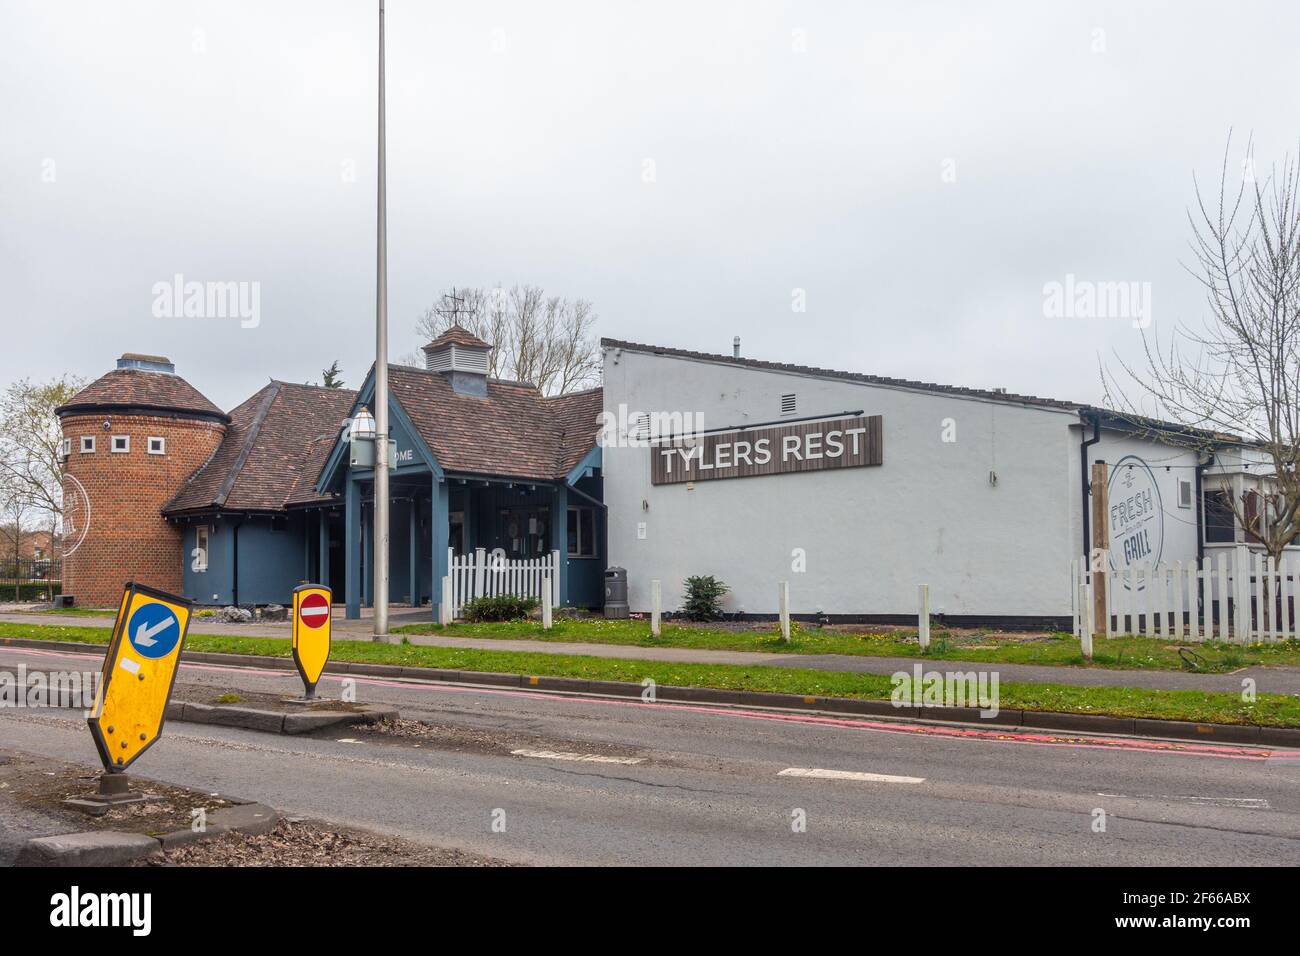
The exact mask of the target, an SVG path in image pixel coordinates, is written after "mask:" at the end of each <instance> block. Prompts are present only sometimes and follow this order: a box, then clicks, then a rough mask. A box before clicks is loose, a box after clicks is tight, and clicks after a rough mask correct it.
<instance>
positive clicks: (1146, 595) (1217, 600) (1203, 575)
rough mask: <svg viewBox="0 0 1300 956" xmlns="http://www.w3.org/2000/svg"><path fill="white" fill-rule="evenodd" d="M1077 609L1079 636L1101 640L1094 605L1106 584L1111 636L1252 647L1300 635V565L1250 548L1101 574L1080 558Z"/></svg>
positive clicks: (1107, 633) (1074, 571)
mask: <svg viewBox="0 0 1300 956" xmlns="http://www.w3.org/2000/svg"><path fill="white" fill-rule="evenodd" d="M1072 574H1073V580H1074V587H1073V588H1072V589H1071V593H1072V603H1073V606H1072V610H1073V614H1074V633H1075V636H1076V637H1079V638H1081V639H1082V638H1084V637H1085V636H1087V637H1088V638H1091V637H1092V636H1094V635H1095V636H1097V637H1101V636H1102V634H1103V631H1102V629H1101V628H1100V627H1098V626H1096V624H1097V622H1096V617H1095V610H1094V606H1095V605H1094V599H1095V595H1096V587H1097V581H1096V579H1097V578H1098V577H1104V578H1105V596H1106V608H1105V614H1104V622H1105V625H1106V626H1105V631H1104V634H1105V636H1106V637H1111V636H1113V635H1116V634H1134V635H1141V636H1144V637H1163V638H1167V639H1170V640H1177V641H1211V640H1214V641H1231V642H1234V643H1238V644H1251V643H1257V642H1262V641H1281V640H1288V639H1291V638H1295V637H1296V636H1297V622H1296V610H1297V608H1296V603H1297V601H1300V594H1297V590H1298V589H1300V560H1298V559H1296V558H1291V559H1289V560H1288V558H1287V557H1286V556H1285V555H1284V556H1283V557H1282V559H1281V560H1279V561H1277V562H1276V564H1275V563H1274V561H1273V560H1272V559H1271V558H1270V557H1268V556H1267V555H1265V554H1259V553H1256V552H1253V551H1250V550H1249V549H1247V548H1244V547H1238V548H1235V549H1232V550H1227V549H1224V550H1219V551H1217V552H1212V553H1211V554H1209V555H1207V556H1206V558H1205V560H1204V561H1203V562H1202V563H1201V566H1200V567H1198V566H1197V563H1196V562H1195V561H1191V562H1188V563H1186V564H1184V563H1183V562H1181V561H1180V562H1176V563H1174V564H1172V565H1160V566H1159V567H1154V568H1153V567H1150V566H1142V567H1136V568H1129V569H1125V570H1123V571H1110V570H1107V571H1106V572H1105V574H1104V575H1100V576H1099V575H1096V574H1095V573H1094V572H1093V571H1092V570H1091V569H1090V568H1089V567H1088V566H1087V563H1086V562H1083V561H1079V560H1076V561H1074V563H1073V567H1072Z"/></svg>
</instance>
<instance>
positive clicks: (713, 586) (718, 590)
mask: <svg viewBox="0 0 1300 956" xmlns="http://www.w3.org/2000/svg"><path fill="white" fill-rule="evenodd" d="M683 583H684V584H685V587H686V601H685V602H684V603H683V604H682V614H683V615H684V616H685V617H686V619H687V620H688V621H716V620H717V619H718V618H720V617H722V595H724V594H726V593H727V592H728V591H730V590H731V588H729V587H727V585H725V584H723V583H722V582H721V581H719V580H718V579H717V578H715V577H714V576H713V575H711V574H696V575H692V576H691V577H689V578H687V579H686V580H685V582H683Z"/></svg>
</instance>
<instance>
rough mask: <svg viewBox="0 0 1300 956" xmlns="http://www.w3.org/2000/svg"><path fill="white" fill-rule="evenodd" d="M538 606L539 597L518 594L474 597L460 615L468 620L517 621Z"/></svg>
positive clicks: (465, 605)
mask: <svg viewBox="0 0 1300 956" xmlns="http://www.w3.org/2000/svg"><path fill="white" fill-rule="evenodd" d="M535 607H537V599H536V598H530V597H520V596H519V595H517V594H498V595H497V596H496V597H481V598H474V600H472V601H466V602H465V603H464V605H462V606H461V611H460V616H461V617H463V618H464V619H465V620H467V621H473V622H478V621H517V620H519V619H520V618H525V617H527V616H528V612H529V611H531V610H532V609H533V608H535Z"/></svg>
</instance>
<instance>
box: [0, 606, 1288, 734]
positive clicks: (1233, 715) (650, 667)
mask: <svg viewBox="0 0 1300 956" xmlns="http://www.w3.org/2000/svg"><path fill="white" fill-rule="evenodd" d="M108 636H109V631H108V630H107V629H106V628H96V627H73V626H45V625H23V624H3V623H0V637H18V638H29V639H30V638H35V639H40V640H50V641H76V642H79V643H84V644H101V645H102V644H105V643H107V641H108ZM186 646H187V648H188V649H189V650H191V651H206V652H212V653H226V654H250V655H256V656H260V657H288V656H289V655H290V650H289V642H288V641H286V640H283V639H282V638H273V637H224V636H222V637H217V636H209V635H205V634H191V635H190V636H189V638H188V639H187V644H186ZM331 657H333V659H335V660H340V661H352V662H358V663H371V664H397V665H401V666H403V667H437V668H446V669H450V670H461V671H480V672H494V673H506V674H527V675H538V676H550V677H577V678H583V679H587V680H619V681H633V682H640V681H643V680H645V679H646V678H647V677H648V678H650V679H652V680H654V681H655V682H656V683H658V684H671V685H676V686H678V687H720V688H724V689H729V690H754V691H766V692H770V693H778V694H798V695H801V696H813V697H856V698H863V699H887V698H888V697H889V696H890V692H891V690H892V689H893V685H892V682H891V680H890V678H889V677H887V676H884V675H877V674H846V673H839V672H834V671H814V670H804V669H798V668H783V667H747V666H738V665H734V664H700V663H679V662H670V661H638V660H621V659H614V658H604V657H586V656H582V655H577V654H537V653H531V654H530V653H521V652H517V651H496V650H493V651H483V650H475V649H470V648H451V647H426V646H422V645H414V644H375V643H372V642H370V641H335V642H334V644H333V648H332V651H331ZM999 690H1000V698H1001V699H1000V706H1001V707H1002V709H1003V710H1044V711H1057V712H1061V713H1071V714H1110V715H1113V716H1117V717H1149V718H1154V719H1163V720H1190V721H1197V722H1200V723H1217V724H1256V725H1261V726H1268V727H1300V698H1295V697H1287V696H1284V695H1280V694H1261V695H1259V697H1258V699H1257V700H1255V701H1253V702H1250V703H1247V702H1245V701H1243V700H1242V699H1241V697H1240V695H1238V694H1232V693H1219V692H1209V691H1190V690H1152V689H1146V688H1134V687H1074V686H1070V685H1065V684H1050V683H1047V684H1012V683H1007V684H1002V685H1001V686H1000V688H999Z"/></svg>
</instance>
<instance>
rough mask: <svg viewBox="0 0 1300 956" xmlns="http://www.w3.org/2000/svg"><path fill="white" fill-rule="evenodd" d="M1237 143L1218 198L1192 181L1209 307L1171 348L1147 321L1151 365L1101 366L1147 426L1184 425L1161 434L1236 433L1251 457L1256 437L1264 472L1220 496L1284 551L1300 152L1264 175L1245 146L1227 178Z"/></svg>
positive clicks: (1296, 393)
mask: <svg viewBox="0 0 1300 956" xmlns="http://www.w3.org/2000/svg"><path fill="white" fill-rule="evenodd" d="M1230 149H1231V136H1229V139H1228V145H1227V146H1226V147H1225V149H1224V155H1223V166H1222V169H1221V170H1220V174H1219V188H1218V195H1217V197H1214V196H1211V197H1209V198H1208V199H1207V197H1206V196H1205V195H1204V194H1203V193H1202V191H1201V187H1200V183H1199V182H1195V180H1194V182H1195V188H1196V204H1195V209H1194V210H1189V212H1188V219H1189V222H1190V224H1191V228H1192V233H1193V239H1192V242H1191V247H1192V251H1193V254H1194V255H1193V259H1192V261H1191V262H1190V263H1187V264H1186V268H1187V269H1188V271H1189V272H1190V273H1191V274H1192V275H1193V276H1194V277H1195V278H1196V279H1197V280H1198V281H1199V282H1200V284H1201V285H1202V287H1203V288H1204V290H1205V297H1206V304H1207V305H1208V307H1209V314H1208V315H1207V316H1206V318H1205V319H1204V321H1203V322H1202V323H1201V324H1200V326H1199V327H1193V326H1189V325H1187V324H1180V325H1179V326H1178V327H1177V328H1176V329H1175V330H1174V331H1173V333H1172V335H1171V336H1170V337H1169V339H1168V341H1167V342H1166V343H1165V344H1164V345H1163V346H1162V344H1161V342H1160V340H1159V336H1158V335H1157V333H1156V332H1155V330H1154V327H1153V328H1152V331H1151V334H1150V335H1149V336H1148V334H1147V331H1146V330H1143V333H1142V336H1143V346H1144V356H1145V362H1143V363H1138V364H1137V365H1136V366H1135V365H1133V364H1129V363H1126V362H1124V361H1122V360H1120V359H1119V358H1118V356H1116V360H1117V363H1118V365H1119V367H1120V368H1121V369H1122V371H1123V373H1124V374H1123V375H1122V376H1119V375H1116V374H1113V373H1111V372H1109V371H1107V370H1106V369H1105V368H1103V369H1102V380H1103V382H1104V385H1105V390H1106V399H1107V402H1108V403H1109V404H1110V405H1111V406H1112V408H1115V409H1116V410H1118V411H1121V412H1124V413H1126V414H1127V415H1129V416H1131V419H1132V421H1133V422H1134V424H1135V428H1136V430H1138V431H1142V430H1143V427H1142V426H1143V422H1142V419H1143V418H1144V417H1149V418H1160V419H1165V420H1167V421H1172V422H1175V423H1177V424H1180V425H1182V426H1184V429H1183V430H1182V431H1181V432H1176V433H1175V434H1173V435H1172V436H1171V435H1170V434H1169V433H1168V432H1162V434H1161V437H1162V438H1163V439H1164V440H1167V441H1173V442H1174V443H1175V444H1178V445H1182V446H1184V447H1191V448H1196V449H1198V450H1200V451H1202V452H1203V453H1207V454H1208V453H1213V452H1215V451H1216V450H1220V449H1222V448H1223V447H1224V445H1225V444H1228V445H1231V444H1232V438H1233V436H1235V437H1237V438H1240V439H1241V440H1242V441H1243V442H1244V443H1245V445H1244V446H1239V448H1238V450H1239V451H1241V452H1243V453H1244V454H1246V455H1247V456H1250V455H1251V454H1252V450H1251V447H1250V446H1252V445H1253V446H1254V449H1255V451H1254V454H1255V455H1256V456H1257V464H1258V465H1259V466H1261V467H1260V468H1259V470H1260V472H1261V474H1260V475H1259V476H1258V477H1257V478H1255V479H1254V480H1253V481H1252V482H1251V483H1250V484H1245V483H1243V485H1242V486H1240V487H1239V488H1238V489H1237V491H1236V492H1235V493H1232V492H1229V493H1227V494H1225V495H1224V496H1223V497H1224V499H1225V500H1226V502H1227V503H1228V505H1229V506H1230V508H1231V510H1232V513H1233V516H1234V518H1235V519H1236V520H1237V521H1238V522H1239V523H1240V524H1241V526H1242V527H1243V528H1244V529H1245V531H1246V532H1247V534H1248V535H1249V536H1250V537H1251V538H1252V539H1254V540H1257V541H1259V543H1261V544H1262V545H1263V547H1264V548H1265V550H1266V551H1267V552H1268V553H1269V554H1270V555H1271V556H1272V557H1273V558H1274V560H1276V559H1277V558H1278V557H1279V556H1280V555H1281V553H1282V549H1283V548H1285V547H1286V546H1287V545H1288V544H1290V543H1292V542H1293V541H1294V540H1295V539H1296V537H1297V535H1300V521H1298V520H1297V510H1298V509H1300V474H1298V473H1297V467H1296V464H1297V457H1300V455H1298V451H1300V406H1298V405H1297V399H1298V398H1300V192H1298V191H1300V161H1297V160H1296V159H1294V158H1292V157H1289V156H1288V157H1285V158H1284V159H1283V162H1282V164H1281V166H1280V168H1274V169H1272V170H1270V171H1269V174H1268V175H1267V176H1259V175H1257V174H1256V173H1255V172H1254V157H1253V154H1252V150H1251V146H1250V144H1249V143H1248V144H1247V149H1246V160H1245V162H1243V163H1242V166H1241V169H1242V179H1241V182H1240V183H1239V184H1236V183H1230V177H1229V169H1230V164H1229V155H1230ZM1225 433H1226V434H1225ZM1248 460H1249V459H1248ZM1252 485H1253V486H1252Z"/></svg>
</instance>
